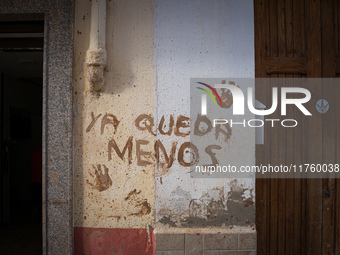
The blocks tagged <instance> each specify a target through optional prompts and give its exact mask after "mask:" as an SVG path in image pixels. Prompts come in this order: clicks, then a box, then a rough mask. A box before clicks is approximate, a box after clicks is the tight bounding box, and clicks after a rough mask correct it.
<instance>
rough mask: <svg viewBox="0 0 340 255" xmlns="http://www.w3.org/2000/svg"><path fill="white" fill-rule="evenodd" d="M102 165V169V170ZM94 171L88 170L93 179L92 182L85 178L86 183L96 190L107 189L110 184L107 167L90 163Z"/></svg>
mask: <svg viewBox="0 0 340 255" xmlns="http://www.w3.org/2000/svg"><path fill="white" fill-rule="evenodd" d="M102 166H103V168H104V169H103V170H102ZM92 167H93V170H94V171H90V170H89V175H90V176H91V177H92V178H93V179H94V180H93V181H92V182H90V181H89V180H86V183H87V184H89V185H90V186H91V187H93V188H94V189H96V190H98V191H104V190H107V189H108V188H110V187H111V186H112V180H111V178H110V175H109V169H108V168H107V167H106V166H105V165H104V164H102V165H100V164H98V165H97V166H95V165H92Z"/></svg>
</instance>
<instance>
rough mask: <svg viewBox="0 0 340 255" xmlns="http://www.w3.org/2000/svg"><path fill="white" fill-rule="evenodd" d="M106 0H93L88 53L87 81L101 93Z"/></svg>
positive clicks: (104, 59) (93, 89) (104, 62)
mask: <svg viewBox="0 0 340 255" xmlns="http://www.w3.org/2000/svg"><path fill="white" fill-rule="evenodd" d="M105 33H106V0H92V4H91V28H90V46H89V49H88V50H87V52H86V65H87V79H88V81H89V85H90V89H91V90H92V91H100V90H101V89H102V86H103V83H104V68H105V66H106V49H105Z"/></svg>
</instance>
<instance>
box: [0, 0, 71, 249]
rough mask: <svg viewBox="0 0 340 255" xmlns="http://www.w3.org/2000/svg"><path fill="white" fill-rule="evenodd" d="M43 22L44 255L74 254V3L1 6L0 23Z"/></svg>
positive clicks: (37, 1) (68, 0) (21, 2)
mask: <svg viewBox="0 0 340 255" xmlns="http://www.w3.org/2000/svg"><path fill="white" fill-rule="evenodd" d="M39 15H40V16H41V17H43V19H44V57H43V58H44V59H43V134H42V136H43V137H42V147H43V169H42V172H43V185H42V186H43V199H42V201H43V202H42V219H43V220H42V225H43V230H42V231H43V253H44V254H72V253H73V191H72V190H73V145H72V134H73V130H72V126H73V120H72V58H73V21H74V0H54V1H44V0H33V1H25V0H18V1H15V2H11V1H7V0H5V1H1V2H0V20H2V21H11V20H13V21H14V20H15V21H24V20H31V19H32V18H33V19H34V18H36V17H38V16H39Z"/></svg>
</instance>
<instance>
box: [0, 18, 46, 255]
mask: <svg viewBox="0 0 340 255" xmlns="http://www.w3.org/2000/svg"><path fill="white" fill-rule="evenodd" d="M43 35H44V24H43V20H39V19H37V20H32V21H0V73H1V83H0V85H1V93H0V121H1V128H0V133H1V134H0V140H1V141H0V143H1V146H0V147H1V148H0V152H1V159H0V164H1V173H0V203H1V205H0V226H1V227H0V251H1V254H23V253H24V254H42V177H41V176H42V160H41V159H42V97H43V96H42V88H43V86H42V85H43Z"/></svg>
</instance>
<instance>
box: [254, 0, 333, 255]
mask: <svg viewBox="0 0 340 255" xmlns="http://www.w3.org/2000/svg"><path fill="white" fill-rule="evenodd" d="M254 11H255V73H256V78H262V77H266V78H275V77H280V78H284V77H287V78H289V77H295V78H299V77H301V78H303V77H308V78H315V77H340V61H339V42H340V36H339V35H340V32H339V24H340V0H254ZM274 85H275V86H278V87H280V86H281V85H280V84H273V82H272V83H271V84H267V85H261V86H257V87H256V99H257V100H259V101H260V102H262V103H264V104H265V105H267V106H268V105H269V106H270V105H271V87H272V86H274ZM339 87H340V86H339ZM339 87H337V88H336V89H335V91H334V89H332V90H331V89H329V88H327V87H326V86H322V85H320V84H311V85H309V87H308V90H310V91H311V93H312V99H311V100H310V102H309V103H308V104H307V105H306V106H307V108H308V110H310V111H311V112H312V115H313V116H312V117H309V118H306V117H304V116H303V115H302V114H301V112H300V111H299V110H296V109H293V108H291V109H288V111H287V115H289V116H291V117H292V118H294V119H296V120H298V122H299V125H298V127H296V128H294V129H284V128H280V127H277V128H266V129H265V143H264V145H257V147H256V161H257V164H261V163H267V164H268V163H271V164H273V165H279V164H286V165H288V164H290V163H293V164H304V163H339V162H340V121H339V119H340V103H339V101H340V100H338V99H337V98H339V96H340V89H339ZM321 97H322V98H325V99H327V100H328V101H329V102H330V104H331V107H330V110H329V111H328V112H327V113H326V114H319V113H317V111H316V110H315V106H314V105H315V103H316V100H317V99H319V98H321ZM336 116H337V117H336ZM280 117H281V116H279V113H274V114H273V115H272V116H271V118H278V119H280ZM339 215H340V182H339V179H257V180H256V225H257V233H258V237H257V238H258V239H257V250H258V254H270V255H274V254H308V255H309V254H340V227H339V226H340V216H339Z"/></svg>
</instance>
